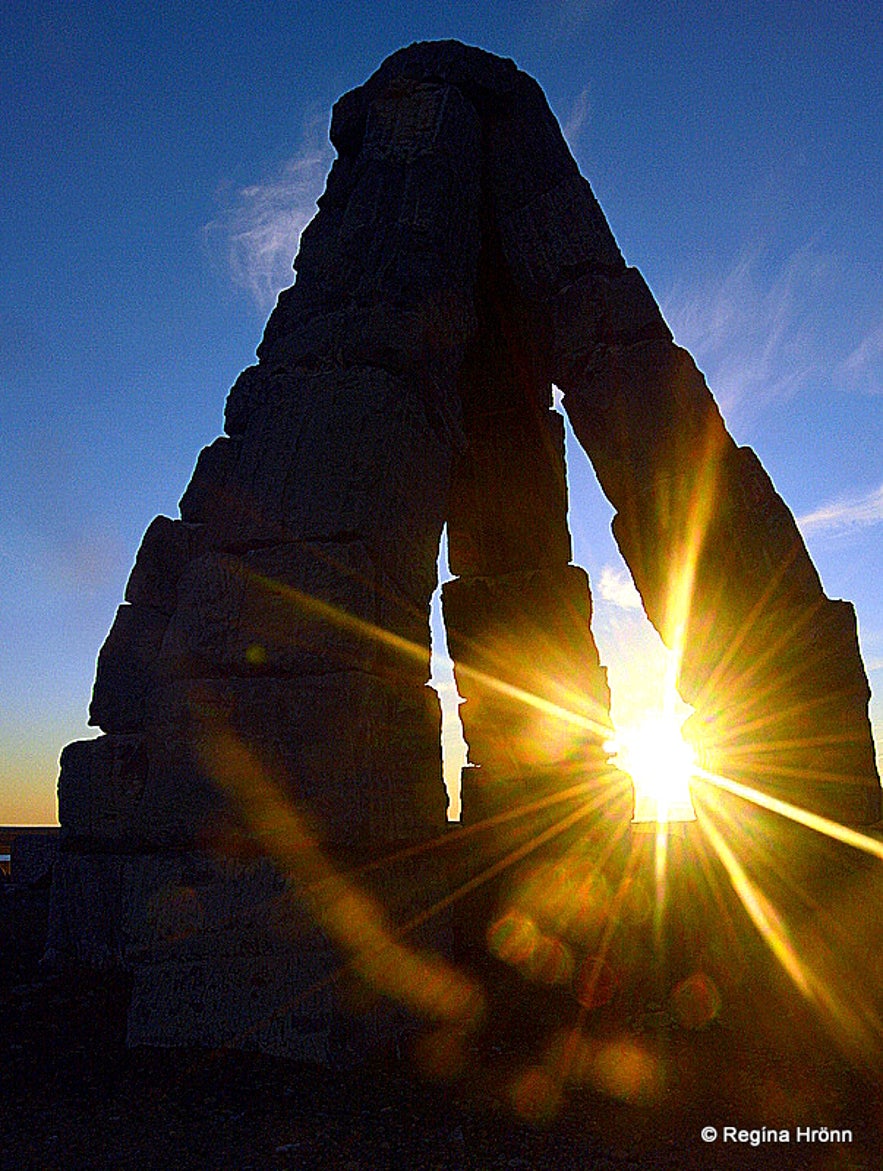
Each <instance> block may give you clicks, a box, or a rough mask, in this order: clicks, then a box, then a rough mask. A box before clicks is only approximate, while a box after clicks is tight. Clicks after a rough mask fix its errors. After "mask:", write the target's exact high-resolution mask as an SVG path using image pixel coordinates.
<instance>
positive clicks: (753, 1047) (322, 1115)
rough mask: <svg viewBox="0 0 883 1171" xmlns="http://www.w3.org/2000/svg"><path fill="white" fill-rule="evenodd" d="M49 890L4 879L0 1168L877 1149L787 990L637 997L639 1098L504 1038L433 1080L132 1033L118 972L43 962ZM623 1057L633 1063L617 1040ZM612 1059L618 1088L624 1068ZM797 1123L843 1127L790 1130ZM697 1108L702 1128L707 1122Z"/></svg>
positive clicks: (868, 1121)
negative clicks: (549, 1078)
mask: <svg viewBox="0 0 883 1171" xmlns="http://www.w3.org/2000/svg"><path fill="white" fill-rule="evenodd" d="M47 903H48V892H46V891H24V890H21V889H19V888H12V887H11V886H10V884H8V883H0V1038H2V1051H0V1055H2V1069H0V1169H2V1171H24V1169H26V1168H39V1169H41V1171H42V1169H47V1171H48V1169H51V1168H75V1169H78V1171H79V1169H81V1168H82V1169H84V1171H85V1169H91V1168H95V1169H98V1168H113V1169H117V1168H176V1169H184V1171H186V1169H189V1168H194V1169H197V1168H198V1169H202V1168H206V1169H209V1168H236V1169H237V1171H246V1169H248V1168H254V1169H261V1171H263V1169H265V1168H267V1169H269V1168H299V1169H311V1168H317V1169H318V1168H330V1169H332V1171H334V1169H337V1168H341V1169H351V1171H356V1169H362V1168H364V1169H366V1171H367V1169H371V1171H382V1169H384V1168H396V1169H397V1171H399V1169H405V1171H407V1169H411V1168H414V1169H418V1171H424V1169H426V1171H431V1169H436V1168H439V1169H441V1168H444V1169H447V1168H452V1169H464V1171H467V1169H468V1171H494V1169H497V1168H500V1169H513V1171H514V1169H534V1168H537V1169H543V1168H550V1169H554V1171H567V1169H570V1168H579V1169H587V1171H588V1169H595V1171H627V1169H628V1171H633V1169H637V1168H658V1169H660V1171H662V1169H665V1171H692V1169H693V1168H697V1169H698V1168H703V1169H706V1168H714V1169H716V1168H722V1169H729V1168H739V1169H740V1171H742V1169H755V1168H756V1169H758V1171H779V1169H787V1168H832V1169H840V1171H877V1169H879V1168H881V1167H883V1140H881V1129H880V1120H881V1117H883V1104H881V1100H880V1086H879V1082H878V1081H877V1078H876V1076H875V1074H874V1073H873V1071H872V1070H870V1069H869V1068H867V1067H865V1068H863V1069H860V1068H858V1067H857V1065H856V1064H855V1063H854V1062H852V1061H851V1060H848V1059H847V1058H846V1057H844V1056H843V1055H842V1053H841V1052H840V1051H839V1050H838V1049H837V1048H836V1047H835V1046H833V1045H831V1044H828V1043H827V1041H826V1040H825V1038H824V1036H822V1035H821V1034H819V1033H818V1032H814V1031H813V1029H812V1027H811V1025H809V1024H808V1023H807V1021H806V1020H803V1019H802V1018H801V1019H798V1018H797V1017H794V1016H789V1015H788V1014H789V1013H791V1012H792V1011H799V1010H793V1006H791V1007H789V1006H788V1005H785V1006H784V1007H783V1008H782V1009H781V1011H776V1012H775V1013H773V1014H771V1015H772V1017H774V1018H778V1019H777V1021H776V1023H774V1024H772V1025H769V1026H764V1027H763V1028H760V1027H759V1026H757V1023H756V1016H755V1013H754V1010H753V1009H745V1010H744V1011H742V1012H741V1013H739V1012H735V1011H734V1012H732V1013H730V1014H727V1013H722V1014H721V1018H720V1020H718V1021H715V1022H714V1023H713V1024H712V1025H710V1026H709V1027H707V1028H705V1029H702V1030H699V1031H695V1032H692V1031H688V1030H683V1029H681V1030H678V1029H677V1028H673V1027H672V1026H671V1022H670V1021H669V1022H668V1023H666V1022H665V1021H664V1020H663V1021H658V1022H657V1024H656V1033H655V1034H654V1033H653V1022H652V1020H650V1017H652V1016H653V1013H650V1014H649V1016H648V1018H647V1020H645V1021H644V1023H643V1025H640V1026H637V1029H638V1031H637V1033H636V1037H637V1039H638V1040H639V1041H641V1044H642V1045H644V1046H645V1047H646V1045H650V1047H651V1048H652V1047H653V1046H656V1047H657V1050H658V1048H659V1046H662V1047H663V1048H664V1050H665V1053H666V1068H667V1069H668V1070H669V1071H670V1072H669V1074H668V1081H667V1084H666V1086H665V1087H664V1088H662V1089H660V1090H659V1092H657V1093H654V1095H653V1096H652V1097H653V1100H652V1101H644V1102H641V1101H640V1095H638V1100H636V1101H632V1102H624V1101H622V1100H618V1099H617V1096H616V1094H615V1093H614V1094H610V1093H608V1094H604V1093H600V1092H597V1091H593V1090H590V1089H587V1088H585V1087H582V1086H577V1087H576V1088H574V1089H568V1090H566V1091H565V1093H564V1094H563V1095H562V1096H561V1097H560V1099H556V1100H554V1101H551V1102H550V1100H549V1096H548V1092H547V1091H548V1090H549V1086H548V1084H546V1083H544V1082H543V1077H542V1070H541V1066H533V1067H531V1066H530V1064H529V1063H528V1064H525V1062H524V1057H523V1054H519V1053H518V1051H517V1045H515V1044H513V1045H510V1046H509V1047H508V1048H507V1046H506V1045H505V1044H503V1045H501V1046H498V1047H497V1048H496V1049H493V1048H491V1049H488V1048H485V1050H484V1051H483V1052H481V1053H479V1052H478V1051H476V1052H475V1053H474V1055H473V1057H472V1058H470V1059H467V1061H466V1062H465V1064H464V1065H463V1067H462V1068H461V1069H460V1070H459V1071H458V1072H457V1076H449V1077H448V1078H447V1079H446V1080H445V1081H443V1082H442V1081H435V1082H433V1081H430V1080H427V1079H426V1078H423V1079H421V1078H418V1077H417V1076H415V1075H414V1073H413V1062H412V1061H411V1059H410V1056H407V1055H405V1056H400V1057H399V1058H398V1059H396V1058H395V1057H394V1056H392V1055H386V1056H384V1057H383V1058H380V1057H378V1059H377V1061H376V1062H375V1063H373V1064H372V1065H369V1066H367V1067H364V1068H360V1069H353V1070H351V1071H348V1072H346V1073H340V1072H337V1073H331V1072H329V1071H327V1070H321V1069H317V1068H314V1067H310V1066H305V1065H297V1064H292V1063H289V1062H285V1061H280V1060H277V1059H272V1058H268V1057H262V1056H256V1055H243V1054H239V1053H229V1052H215V1053H210V1052H204V1051H193V1050H146V1049H140V1050H130V1049H127V1048H126V1046H125V1043H124V1032H125V1009H126V987H125V983H124V982H123V981H121V980H119V979H116V980H114V979H108V978H103V979H102V978H99V977H97V976H95V975H91V976H90V975H83V974H80V975H72V974H67V975H65V976H61V975H57V974H56V975H51V974H48V973H45V972H43V971H41V969H40V967H39V958H40V954H41V949H42V942H43V938H44V931H45V918H46V910H47ZM657 1015H659V1014H657ZM651 1034H652V1035H651ZM648 1036H649V1037H650V1041H649V1042H647V1041H646V1038H647V1037H648ZM642 1038H643V1040H642ZM621 1059H622V1062H623V1063H624V1066H623V1068H624V1070H625V1074H626V1075H628V1068H627V1067H628V1065H629V1061H632V1060H635V1059H634V1057H631V1058H630V1057H629V1051H628V1047H627V1046H626V1047H625V1048H624V1049H623V1050H622V1056H621ZM519 1070H521V1071H522V1073H523V1071H524V1070H527V1071H528V1072H527V1076H526V1077H522V1080H521V1085H522V1093H521V1098H520V1105H521V1116H520V1117H519V1114H518V1111H517V1109H515V1108H513V1092H512V1086H513V1085H514V1084H516V1083H517V1082H518V1078H519V1076H520V1075H519ZM531 1070H533V1072H532V1073H531ZM538 1070H539V1072H537V1071H538ZM619 1072H621V1071H619ZM619 1072H617V1071H616V1070H614V1071H613V1074H612V1082H611V1084H612V1085H613V1087H614V1088H615V1087H616V1086H617V1085H621V1084H627V1082H628V1076H626V1082H625V1083H623V1082H622V1080H621V1079H620V1080H619V1081H618V1080H617V1078H618V1077H619ZM544 1095H545V1096H544ZM553 1097H554V1096H553ZM525 1115H527V1117H525ZM530 1117H533V1121H529V1120H528V1119H529V1118H530ZM797 1125H801V1126H804V1127H809V1128H820V1127H828V1128H849V1129H851V1130H852V1132H853V1138H852V1141H851V1142H832V1141H830V1140H828V1141H821V1142H820V1141H818V1140H816V1141H811V1142H807V1141H805V1140H804V1141H802V1142H800V1143H797V1142H796V1141H795V1138H796V1130H795V1128H796V1126H797ZM708 1126H714V1127H716V1128H717V1129H718V1131H719V1136H718V1139H717V1141H715V1142H711V1143H709V1142H704V1141H703V1139H702V1137H701V1132H702V1129H703V1127H708ZM724 1126H735V1127H737V1128H744V1129H746V1130H749V1131H750V1130H751V1129H752V1128H755V1129H757V1128H762V1127H767V1128H768V1129H769V1128H776V1129H778V1128H781V1127H788V1128H790V1134H791V1142H790V1143H788V1144H787V1145H786V1144H783V1143H781V1142H780V1143H773V1142H770V1141H766V1139H764V1140H763V1141H760V1142H759V1143H758V1145H755V1146H752V1145H751V1140H750V1138H748V1139H746V1140H744V1141H742V1142H739V1141H732V1140H730V1141H726V1142H724V1141H723V1140H722V1137H721V1135H722V1133H723V1127H724Z"/></svg>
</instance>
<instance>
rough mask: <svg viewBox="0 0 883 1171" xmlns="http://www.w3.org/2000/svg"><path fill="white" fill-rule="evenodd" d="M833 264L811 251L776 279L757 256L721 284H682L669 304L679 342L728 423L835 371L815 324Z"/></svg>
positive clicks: (799, 254) (745, 258)
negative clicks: (816, 376)
mask: <svg viewBox="0 0 883 1171" xmlns="http://www.w3.org/2000/svg"><path fill="white" fill-rule="evenodd" d="M832 263H833V262H832V260H831V258H830V257H826V256H824V255H821V254H820V253H818V252H817V251H815V250H814V249H813V248H812V247H811V246H807V247H805V248H801V249H799V250H797V251H796V252H794V253H793V254H792V255H791V256H790V257H789V258H788V259H787V260H786V261H785V262H784V263H783V264H782V265H781V266H779V267H778V268H777V269H776V270H773V271H770V270H769V265H768V263H767V262H766V260H765V257H764V256H763V254H762V252H761V251H760V250H758V251H755V252H753V253H749V254H744V255H742V256H740V257H739V258H738V260H737V261H736V262H735V264H733V266H732V267H731V268H730V270H729V271H728V272H726V273H724V274H723V275H722V276H719V277H717V278H712V279H709V280H707V281H705V282H703V283H702V284H700V285H699V286H694V287H688V286H686V285H683V284H678V285H676V286H675V287H674V288H673V289H672V290H671V291H670V293H669V294H668V295H667V296H664V297H663V298H662V309H663V312H664V314H665V317H666V320H667V321H668V323H669V325H670V326H671V327H672V330H673V331H674V334H675V337H676V339H677V340H678V342H680V343H681V344H682V345H684V346H686V348H687V349H689V350H690V352H691V353H692V354H693V355H694V357H695V358H696V360H697V362H698V363H699V365H700V366H701V367H702V368H703V369H704V370H705V372H706V373H707V375H708V378H709V383H710V385H711V386H712V389H713V390H714V393H715V397H716V398H717V399H718V401H719V402H720V404H721V407H722V409H723V411H724V414H725V415H727V416H729V415H730V414H731V413H733V412H734V411H739V412H740V413H742V414H754V413H755V412H756V411H757V410H758V409H760V408H761V407H764V406H766V405H768V404H769V403H770V402H772V401H777V400H778V401H781V400H783V399H787V398H789V397H790V396H791V395H793V394H794V393H796V392H797V390H799V389H800V387H801V385H802V384H803V383H804V382H805V381H806V380H807V379H808V378H809V377H810V376H811V375H812V374H815V373H817V372H819V371H820V370H827V371H830V369H831V361H830V355H829V354H827V353H826V352H824V351H823V349H822V344H821V341H820V331H819V330H818V328H817V327H816V326H815V324H814V322H813V320H812V318H813V313H814V305H815V304H817V298H818V297H819V296H820V295H821V293H822V292H823V290H824V289H825V288H826V287H827V286H828V284H829V282H830V280H831V279H832V272H831V268H832ZM821 336H824V334H823V333H822V335H821Z"/></svg>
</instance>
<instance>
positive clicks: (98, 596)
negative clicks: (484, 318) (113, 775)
mask: <svg viewBox="0 0 883 1171" xmlns="http://www.w3.org/2000/svg"><path fill="white" fill-rule="evenodd" d="M449 36H453V37H457V38H459V39H461V40H464V41H468V42H471V43H473V44H478V45H481V46H483V47H484V48H487V49H489V50H491V51H493V52H497V53H501V54H503V55H505V56H511V57H513V58H514V59H515V60H516V62H517V63H518V64H519V65H520V66H521V67H522V68H524V69H526V70H527V71H528V72H529V73H531V74H533V75H534V76H535V77H536V78H537V79H538V80H539V81H540V83H541V84H542V86H543V88H544V89H545V91H546V94H547V96H548V98H549V101H550V103H551V105H552V108H553V110H554V111H555V112H556V114H557V116H558V118H559V120H560V121H561V123H562V126H563V127H564V128H565V132H566V134H567V137H568V140H569V142H570V144H571V147H572V149H573V151H574V154H575V156H576V158H577V160H578V162H579V164H580V166H581V169H582V171H583V173H584V174H585V175H586V176H587V177H588V178H589V180H590V181H591V183H592V185H593V187H594V190H595V193H596V195H597V196H598V198H599V200H600V202H601V205H602V207H603V208H604V210H605V212H606V214H607V217H608V219H609V221H610V223H611V226H612V228H613V230H614V233H615V234H616V236H617V239H618V241H619V243H620V246H621V248H622V250H623V252H624V254H625V256H626V258H627V260H628V261H629V262H630V263H631V264H635V265H637V266H638V267H639V268H640V269H641V271H642V272H643V274H644V276H645V278H646V279H647V281H648V283H649V284H650V286H651V288H652V289H653V291H654V293H655V294H656V296H657V299H658V300H659V302H660V304H661V305H662V308H663V311H664V312H665V314H666V316H667V318H668V320H669V323H670V324H671V326H672V327H673V329H674V331H675V335H676V337H677V339H678V341H679V342H681V343H682V344H684V345H686V346H687V347H688V348H689V349H690V350H691V351H692V352H693V354H694V355H695V357H696V359H697V361H698V362H699V365H700V366H701V367H702V369H703V370H704V371H705V373H706V375H707V377H708V381H709V384H710V386H711V388H712V390H713V391H714V393H715V395H716V397H717V399H718V401H719V403H720V404H721V407H722V409H723V411H724V415H725V417H726V419H727V422H728V425H729V426H730V429H731V431H732V432H733V434H734V435H735V437H736V439H737V440H738V441H739V442H740V443H748V444H751V445H752V446H753V447H754V448H755V450H756V451H757V452H758V454H759V455H760V457H761V459H762V461H763V462H764V464H765V466H766V467H767V469H768V471H769V472H770V474H771V475H772V477H773V480H774V482H775V483H776V486H777V487H778V489H779V491H780V492H781V494H782V495H783V496H784V498H785V500H786V501H787V503H788V504H789V505H790V506H791V508H792V510H793V511H794V513H795V515H796V516H798V518H800V519H801V524H802V528H803V531H804V533H805V536H806V539H807V543H808V545H809V549H810V552H811V554H812V556H813V558H814V560H815V561H816V564H817V565H818V567H819V570H820V572H821V575H822V580H823V582H824V585H825V588H826V591H827V593H828V594H829V595H830V596H832V597H846V598H849V599H851V600H852V601H854V602H855V605H856V609H857V612H858V617H859V627H860V636H861V641H862V647H863V652H864V656H865V662H866V666H867V668H868V672H869V677H870V679H871V682H872V687H873V688H874V689H875V698H874V701H873V705H872V712H873V717H874V722H875V728H876V734H877V739H878V743H880V740H881V734H883V702H881V697H883V590H881V585H880V583H881V580H883V377H881V366H883V298H881V285H880V281H881V278H880V274H881V272H883V255H881V252H883V247H881V232H880V219H879V177H880V174H881V173H883V158H881V128H880V116H879V115H880V109H881V71H880V66H879V62H880V60H881V54H883V44H881V40H883V35H881V22H880V21H879V19H878V18H877V16H876V14H875V13H874V6H873V5H869V4H866V3H850V2H844V3H838V4H820V3H817V4H814V3H793V4H792V3H775V2H771V3H765V4H760V3H745V4H739V5H735V4H730V3H714V2H712V3H709V2H708V0H705V2H704V3H694V2H693V0H683V2H681V3H666V2H660V3H654V4H647V3H641V2H616V0H596V2H590V3H584V2H578V0H558V2H555V0H511V2H509V3H506V4H502V3H498V4H487V3H482V2H481V0H470V2H468V3H460V2H459V0H448V2H446V3H443V4H442V3H435V2H433V0H422V2H421V3H403V2H397V0H387V2H386V3H385V4H383V5H379V4H376V3H366V2H364V0H349V2H348V3H345V4H335V3H325V4H320V3H316V2H313V0H307V2H303V0H301V2H298V3H288V4H284V3H272V2H270V3H265V4H237V3H234V2H232V0H228V2H226V3H222V2H213V0H206V2H204V3H202V4H200V5H190V4H183V3H175V2H172V0H170V2H169V3H167V4H164V5H162V6H157V5H153V4H147V3H132V2H130V0H117V2H115V3H113V4H111V3H104V2H100V3H90V2H88V0H85V2H83V0H81V2H80V3H77V4H73V3H45V4H44V3H40V2H39V0H27V2H22V0H6V4H5V5H4V6H3V8H2V11H0V175H2V176H3V181H2V183H0V256H2V266H0V468H2V473H0V574H2V583H0V584H2V606H0V637H2V656H0V823H6V822H16V821H51V820H54V815H55V784H56V774H57V758H58V754H59V752H60V749H61V748H62V746H63V745H64V744H65V743H66V742H67V741H69V740H71V739H77V738H80V737H82V736H84V735H94V734H95V730H94V729H87V727H86V724H85V719H86V711H87V707H88V701H89V696H90V692H91V686H92V677H93V673H94V665H95V658H96V655H97V652H98V649H99V647H100V645H101V643H102V641H103V639H104V636H105V634H106V632H107V629H108V627H109V626H110V623H111V621H112V619H113V614H114V611H115V608H116V606H117V604H118V603H119V601H120V600H121V598H122V594H123V589H124V585H125V580H126V578H127V576H128V573H129V570H130V568H131V565H132V562H133V560H134V556H135V552H136V550H137V547H138V544H139V542H140V538H141V535H142V533H143V531H144V529H145V528H146V526H147V524H148V523H149V522H150V520H151V519H152V517H153V516H155V515H156V514H157V513H165V514H167V515H172V516H174V515H176V510H177V502H178V500H179V498H180V496H181V494H182V492H183V490H184V487H185V486H186V483H187V481H188V479H189V476H190V474H191V471H192V469H193V465H194V462H195V460H196V456H197V454H198V452H199V450H200V448H201V447H202V446H203V445H204V444H206V443H208V442H210V441H211V440H212V439H213V438H214V437H215V436H216V435H217V434H219V433H220V431H221V424H222V411H223V404H224V399H225V397H226V393H227V390H228V389H229V387H230V385H231V384H232V382H233V381H234V379H235V377H236V375H237V374H238V372H239V371H240V370H241V369H242V368H243V367H244V366H246V365H249V364H250V363H251V362H252V361H253V356H254V350H255V347H256V345H257V343H258V342H259V340H260V336H261V332H262V329H263V325H264V322H265V320H266V317H267V315H268V313H269V311H270V309H271V308H272V304H273V299H274V296H275V292H276V291H277V290H278V289H279V288H281V287H282V286H283V285H285V284H287V283H289V282H290V280H291V260H292V257H293V255H294V251H295V249H296V242H297V234H298V231H299V229H300V228H301V227H302V226H303V224H304V223H305V222H306V221H307V220H308V219H309V218H310V216H311V215H312V214H313V210H314V200H315V198H316V196H317V195H318V194H320V192H321V189H322V185H323V178H324V175H325V172H326V171H327V168H328V166H329V164H330V161H331V158H332V152H331V149H330V147H329V146H328V144H327V125H328V118H329V112H330V108H331V105H332V103H333V101H334V100H335V99H336V98H337V97H338V96H339V95H340V94H341V93H342V92H344V91H345V90H348V89H350V88H352V87H353V86H355V85H358V84H359V83H361V82H362V81H364V79H365V78H366V77H367V76H368V75H369V74H370V73H371V72H372V71H373V70H374V68H376V66H377V65H378V64H379V63H380V61H381V60H382V59H383V58H384V57H385V56H386V55H388V54H389V53H390V52H392V51H393V50H394V49H396V48H398V47H400V46H401V45H404V44H407V43H409V42H411V41H413V40H421V39H430V38H436V37H449ZM571 446H572V447H573V446H574V445H571ZM570 479H571V489H572V502H571V524H572V528H573V531H574V537H575V559H576V560H577V561H578V562H579V563H580V564H582V565H584V566H585V567H586V568H587V569H588V571H589V573H590V576H591V578H592V582H593V591H594V594H595V599H596V635H597V637H598V640H599V642H600V644H601V649H602V656H603V657H604V658H605V659H606V660H607V662H608V663H609V664H610V666H611V677H612V680H613V683H614V690H615V691H616V687H617V682H619V690H620V693H621V694H622V693H623V692H624V691H625V689H626V688H627V687H628V686H630V684H629V682H628V680H629V662H630V661H631V662H632V663H633V662H634V661H635V657H636V656H638V657H639V658H640V657H641V656H647V655H652V654H654V653H655V652H654V650H653V649H652V639H651V638H650V636H649V635H648V634H647V632H646V630H645V629H644V628H643V627H642V625H641V620H640V614H639V612H638V611H636V610H635V609H634V597H633V595H632V594H631V593H630V592H629V589H628V579H627V576H626V575H625V571H624V569H623V567H622V564H621V562H619V560H618V558H617V554H616V551H615V547H614V546H613V543H612V541H611V539H610V537H609V532H608V529H609V519H610V509H609V507H608V506H607V505H606V503H605V502H604V501H603V500H602V499H601V497H600V493H599V490H598V488H597V485H596V483H595V481H594V476H593V475H592V473H591V470H590V468H589V467H588V465H587V462H586V461H585V458H584V457H582V456H581V454H580V453H579V452H578V451H575V450H572V451H571V458H570Z"/></svg>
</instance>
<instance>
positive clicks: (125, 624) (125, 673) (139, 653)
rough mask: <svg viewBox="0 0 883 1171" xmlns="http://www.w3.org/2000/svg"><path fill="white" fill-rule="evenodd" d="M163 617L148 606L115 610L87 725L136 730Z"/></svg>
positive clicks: (152, 680)
mask: <svg viewBox="0 0 883 1171" xmlns="http://www.w3.org/2000/svg"><path fill="white" fill-rule="evenodd" d="M168 623H169V617H168V614H164V613H163V612H162V611H161V610H154V609H152V608H151V607H150V606H142V605H130V604H128V603H127V604H125V605H122V606H120V607H119V609H118V610H117V613H116V618H115V619H114V623H113V626H112V627H111V628H110V633H109V634H108V636H107V639H106V640H105V643H104V646H102V648H101V651H100V653H99V655H98V667H97V669H96V672H95V687H94V689H93V691H92V703H91V704H90V706H89V723H90V724H94V725H96V726H97V727H99V728H101V729H102V730H103V731H105V732H137V731H139V730H140V729H141V728H142V727H143V726H144V711H145V706H146V704H147V702H148V700H149V696H150V693H151V692H152V691H153V689H154V687H155V686H156V684H157V682H158V677H157V660H158V658H159V651H160V646H161V644H162V640H163V635H164V634H165V631H166V627H167V626H168Z"/></svg>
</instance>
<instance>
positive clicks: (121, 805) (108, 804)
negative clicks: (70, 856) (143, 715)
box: [58, 734, 148, 841]
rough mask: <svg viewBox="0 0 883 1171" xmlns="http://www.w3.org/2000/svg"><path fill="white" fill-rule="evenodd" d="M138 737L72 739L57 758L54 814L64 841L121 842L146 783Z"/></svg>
mask: <svg viewBox="0 0 883 1171" xmlns="http://www.w3.org/2000/svg"><path fill="white" fill-rule="evenodd" d="M147 767H148V762H147V748H146V745H145V742H144V737H143V735H141V734H133V735H110V736H98V737H96V738H95V739H94V740H75V741H74V742H73V743H72V744H68V745H67V747H66V748H65V749H64V750H63V752H62V754H61V774H60V776H59V780H58V815H59V820H60V821H61V824H62V826H63V828H64V835H65V837H73V838H87V839H90V840H98V841H106V840H117V839H120V838H125V837H126V836H127V835H128V834H129V832H130V830H131V826H132V819H133V817H134V815H135V812H136V810H137V808H138V802H139V801H140V799H141V794H142V792H143V791H144V784H145V781H146V779H147Z"/></svg>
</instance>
